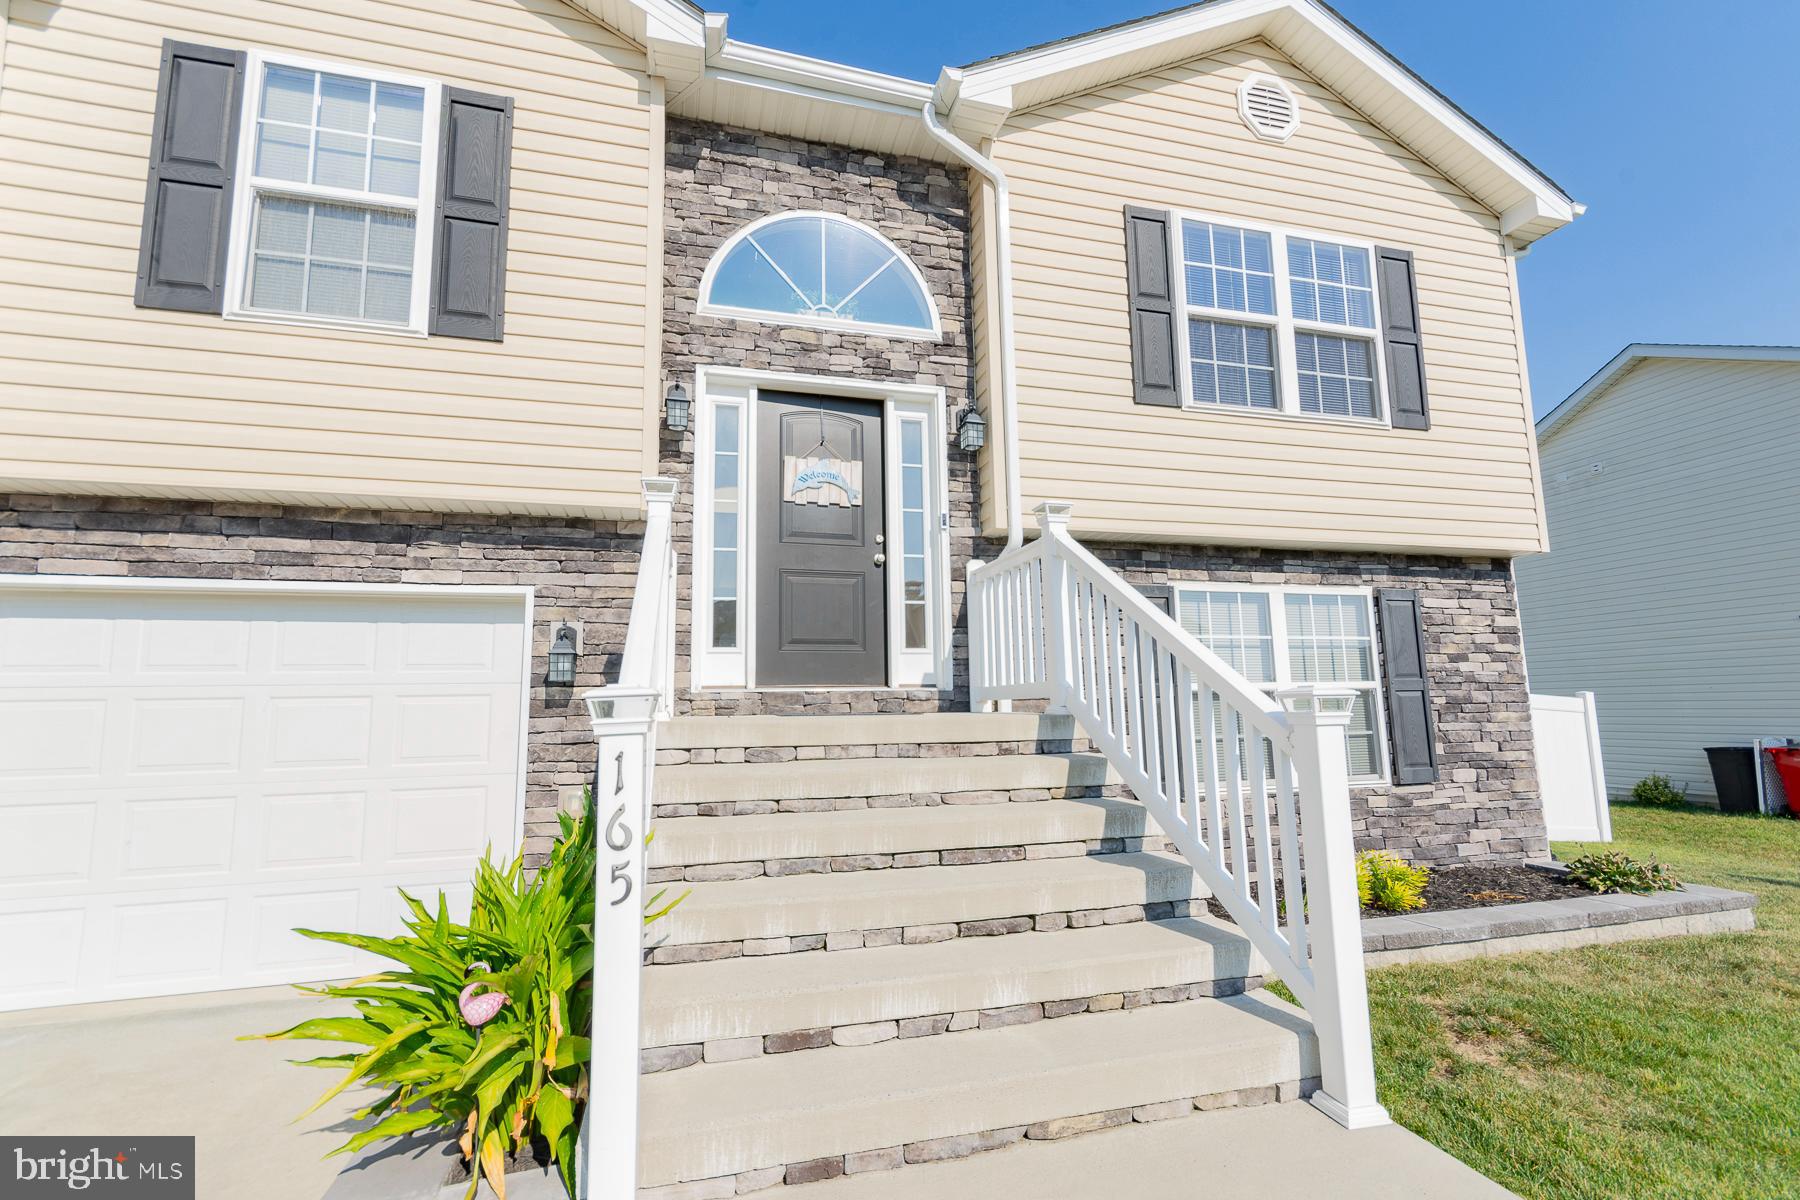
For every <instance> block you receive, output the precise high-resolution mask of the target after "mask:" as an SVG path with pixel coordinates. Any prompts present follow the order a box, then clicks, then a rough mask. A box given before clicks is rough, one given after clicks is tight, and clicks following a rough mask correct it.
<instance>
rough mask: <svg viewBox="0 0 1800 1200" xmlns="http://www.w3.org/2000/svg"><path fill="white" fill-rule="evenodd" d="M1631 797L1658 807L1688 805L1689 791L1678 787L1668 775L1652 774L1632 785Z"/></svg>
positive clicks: (1640, 802)
mask: <svg viewBox="0 0 1800 1200" xmlns="http://www.w3.org/2000/svg"><path fill="white" fill-rule="evenodd" d="M1631 798H1632V799H1633V800H1636V801H1637V802H1638V803H1639V804H1653V805H1655V806H1656V807H1657V808H1683V807H1686V805H1687V802H1688V798H1687V793H1686V792H1684V791H1682V790H1680V789H1679V788H1677V787H1676V786H1675V784H1674V781H1672V780H1671V779H1670V778H1669V777H1668V776H1667V775H1650V776H1646V777H1645V778H1643V779H1640V780H1638V781H1637V782H1636V783H1634V784H1632V785H1631Z"/></svg>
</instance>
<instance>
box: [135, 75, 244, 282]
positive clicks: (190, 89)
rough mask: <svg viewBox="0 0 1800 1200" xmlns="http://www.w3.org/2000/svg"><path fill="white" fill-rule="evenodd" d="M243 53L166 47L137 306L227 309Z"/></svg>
mask: <svg viewBox="0 0 1800 1200" xmlns="http://www.w3.org/2000/svg"><path fill="white" fill-rule="evenodd" d="M243 91H244V52H243V51H241V50H220V49H217V48H215V47H212V46H193V45H189V44H188V43H186V42H174V41H164V42H163V51H162V75H161V78H160V79H159V80H158V81H157V85H156V122H155V124H154V125H152V126H151V136H150V180H149V183H148V185H147V186H146V187H145V189H144V228H143V231H142V233H141V234H140V235H139V238H138V273H137V289H136V292H135V299H136V301H137V304H138V306H139V307H140V308H173V309H179V310H181V311H182V312H207V313H216V312H223V311H224V310H225V256H226V249H227V246H228V245H229V243H230V239H231V191H232V180H233V176H234V175H235V173H236V169H237V145H238V114H239V112H240V111H241V110H242V108H243V105H242V103H241V100H242V97H243Z"/></svg>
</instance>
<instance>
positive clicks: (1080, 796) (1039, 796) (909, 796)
mask: <svg viewBox="0 0 1800 1200" xmlns="http://www.w3.org/2000/svg"><path fill="white" fill-rule="evenodd" d="M1130 794H1131V793H1130V792H1129V791H1128V790H1127V789H1126V788H1125V787H1124V786H1123V785H1121V784H1101V785H1078V786H1073V787H1049V788H1013V789H1003V790H995V789H983V790H980V791H972V792H897V793H892V794H888V795H881V796H828V797H816V796H805V797H799V798H795V799H789V800H717V801H706V802H702V803H690V802H685V801H684V802H672V803H659V804H654V805H652V806H651V815H653V816H656V817H659V818H660V817H766V816H772V815H774V814H776V813H821V812H856V811H860V810H862V809H870V808H937V807H940V806H944V805H970V804H1030V803H1032V802H1034V801H1039V800H1093V799H1123V798H1125V797H1127V796H1129V795H1130Z"/></svg>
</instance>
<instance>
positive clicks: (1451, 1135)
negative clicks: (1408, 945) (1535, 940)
mask: <svg viewBox="0 0 1800 1200" xmlns="http://www.w3.org/2000/svg"><path fill="white" fill-rule="evenodd" d="M1613 830H1614V834H1615V837H1616V845H1617V847H1618V848H1619V849H1622V850H1625V851H1626V852H1628V853H1630V854H1632V855H1634V856H1637V857H1640V858H1641V857H1646V856H1655V857H1656V858H1659V859H1661V860H1662V861H1663V862H1665V863H1668V864H1669V865H1670V866H1671V867H1673V868H1674V870H1675V872H1676V874H1677V875H1678V876H1679V877H1680V878H1681V879H1682V880H1684V881H1691V882H1694V883H1708V884H1714V885H1716V886H1719V887H1728V888H1737V889H1739V890H1742V891H1748V892H1754V893H1756V895H1757V896H1758V897H1759V899H1760V903H1759V904H1758V906H1757V910H1756V921H1757V929H1756V930H1755V931H1754V932H1751V933H1731V934H1713V935H1708V936H1704V937H1682V938H1666V939H1662V940H1657V941H1647V942H1630V943H1624V944H1621V945H1614V946H1590V947H1586V948H1583V949H1579V950H1565V951H1560V952H1556V953H1544V954H1521V955H1513V956H1509V957H1505V958H1492V959H1476V960H1473V961H1470V962H1464V963H1450V964H1442V965H1431V966H1409V967H1393V968H1387V969H1383V970H1379V971H1372V972H1371V973H1370V978H1369V991H1370V1002H1371V1004H1372V1006H1373V1010H1374V1027H1375V1061H1376V1063H1377V1065H1378V1071H1379V1075H1380V1090H1381V1099H1382V1102H1383V1103H1384V1104H1386V1105H1387V1107H1388V1110H1389V1111H1390V1112H1391V1113H1393V1115H1394V1119H1395V1120H1397V1121H1398V1122H1400V1123H1401V1124H1402V1125H1405V1126H1406V1127H1408V1128H1409V1129H1412V1130H1414V1131H1415V1132H1417V1133H1419V1134H1420V1135H1421V1136H1423V1137H1425V1138H1427V1139H1428V1140H1430V1141H1432V1142H1434V1143H1436V1144H1437V1145H1439V1146H1441V1147H1443V1148H1444V1149H1445V1150H1447V1151H1449V1152H1450V1153H1451V1154H1453V1155H1455V1156H1456V1157H1457V1158H1460V1159H1462V1160H1463V1161H1464V1162H1466V1163H1468V1164H1469V1165H1471V1166H1473V1167H1475V1168H1477V1169H1478V1170H1480V1171H1482V1172H1484V1173H1486V1174H1487V1175H1489V1176H1491V1177H1492V1178H1494V1179H1496V1180H1498V1181H1499V1182H1501V1183H1503V1184H1505V1185H1506V1186H1507V1187H1510V1188H1512V1189H1513V1190H1514V1191H1516V1192H1518V1193H1519V1194H1520V1195H1521V1196H1525V1197H1530V1198H1532V1200H1539V1198H1542V1200H1552V1198H1554V1200H1599V1198H1601V1197H1606V1198H1616V1200H1727V1198H1732V1200H1735V1198H1739V1197H1742V1198H1745V1200H1749V1198H1752V1197H1754V1198H1757V1200H1761V1198H1764V1197H1800V822H1795V821H1789V820H1782V819H1774V818H1759V817H1728V816H1722V815H1720V814H1718V813H1716V812H1711V811H1705V810H1698V809H1689V810H1684V811H1677V812H1671V811H1665V810H1659V809H1649V808H1642V807H1638V806H1635V805H1616V806H1614V808H1613ZM1555 849H1556V851H1557V853H1558V856H1559V857H1562V858H1564V859H1567V858H1569V857H1570V856H1572V855H1573V854H1575V853H1578V852H1579V848H1578V847H1577V846H1575V845H1573V844H1560V843H1559V844H1558V845H1557V846H1556V847H1555ZM1395 1195H1396V1196H1398V1197H1405V1196H1407V1195H1408V1193H1407V1191H1406V1188H1405V1187H1404V1185H1400V1184H1397V1186H1396V1188H1395Z"/></svg>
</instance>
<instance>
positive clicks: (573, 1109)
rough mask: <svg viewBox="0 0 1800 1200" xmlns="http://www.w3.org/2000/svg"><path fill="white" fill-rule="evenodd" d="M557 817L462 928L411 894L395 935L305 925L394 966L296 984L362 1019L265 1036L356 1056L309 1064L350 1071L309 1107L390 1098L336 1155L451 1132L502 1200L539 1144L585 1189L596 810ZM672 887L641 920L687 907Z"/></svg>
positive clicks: (366, 1116) (472, 1181)
mask: <svg viewBox="0 0 1800 1200" xmlns="http://www.w3.org/2000/svg"><path fill="white" fill-rule="evenodd" d="M561 822H562V831H561V838H560V839H559V840H558V842H557V844H556V846H555V848H554V849H553V850H552V852H551V854H550V858H549V861H548V862H546V863H545V864H544V866H543V867H542V868H541V869H540V870H539V871H538V873H537V875H536V876H535V877H534V878H532V879H529V880H528V879H526V878H525V872H524V864H523V860H522V859H515V860H514V861H513V862H512V863H510V864H509V865H507V866H505V867H496V866H494V865H493V864H492V863H491V862H489V861H487V860H485V859H484V860H483V861H482V862H481V863H480V864H479V865H478V866H477V868H476V875H475V889H474V896H473V899H472V901H471V905H470V913H469V920H468V922H467V923H466V924H460V923H457V922H454V921H452V920H450V917H449V912H448V909H447V906H446V904H445V902H444V897H443V895H442V893H440V894H439V896H438V902H437V909H436V911H435V912H433V911H431V910H429V909H427V908H426V907H425V905H423V904H421V903H420V902H419V901H418V900H416V899H414V898H413V897H411V896H408V895H406V893H404V892H402V893H401V897H402V899H404V900H405V902H406V906H407V908H408V910H409V912H410V916H409V917H408V918H407V919H406V920H405V922H404V925H405V929H406V932H404V933H402V934H400V935H398V936H396V937H367V936H363V935H360V934H353V933H325V932H320V931H316V930H310V929H302V930H297V931H296V932H299V933H301V934H304V935H305V936H307V937H310V938H317V939H318V940H320V941H326V942H335V943H338V944H339V945H344V946H351V947H354V948H355V949H358V950H364V951H367V952H368V953H370V954H375V955H379V956H381V957H383V958H386V959H390V960H392V961H393V962H394V963H395V964H396V965H395V966H394V967H393V968H391V969H389V970H386V971H382V972H380V973H378V974H375V975H369V976H366V977H364V978H362V979H357V980H353V981H351V982H350V983H347V984H341V985H326V986H323V987H317V988H307V987H303V988H301V989H300V990H302V991H305V992H309V993H311V994H313V995H317V996H320V997H323V998H327V999H334V1000H348V1001H350V1002H352V1003H353V1004H354V1006H355V1008H356V1015H355V1016H345V1017H316V1018H313V1019H312V1020H308V1021H302V1022H301V1023H300V1024H298V1025H295V1026H294V1027H293V1028H291V1029H284V1030H282V1031H280V1032H279V1033H271V1034H265V1035H262V1036H264V1037H267V1038H288V1039H311V1040H319V1041H330V1042H341V1043H344V1044H346V1045H347V1046H349V1047H352V1048H351V1049H349V1050H347V1051H346V1052H344V1053H342V1054H333V1055H326V1056H324V1057H320V1058H314V1059H308V1060H305V1061H304V1062H303V1063H302V1065H304V1066H315V1067H327V1068H333V1069H337V1070H342V1071H343V1072H344V1076H343V1078H342V1079H340V1080H339V1081H338V1082H337V1083H336V1084H335V1085H334V1086H332V1088H331V1089H330V1090H328V1091H327V1092H326V1093H325V1094H324V1095H323V1096H321V1097H319V1099H318V1100H317V1101H316V1102H315V1103H314V1104H313V1106H312V1108H310V1109H308V1110H307V1113H311V1112H313V1111H316V1110H317V1109H318V1108H319V1106H320V1105H322V1104H324V1103H325V1102H326V1101H328V1100H330V1099H331V1098H332V1097H333V1096H336V1095H337V1094H338V1093H340V1092H342V1091H343V1090H344V1089H345V1088H347V1087H349V1086H350V1085H352V1084H354V1083H363V1084H367V1085H369V1086H373V1087H378V1088H381V1089H382V1091H383V1094H382V1095H381V1097H380V1098H379V1099H378V1100H376V1101H375V1102H374V1103H373V1104H371V1105H369V1106H368V1107H367V1108H364V1109H363V1110H362V1111H360V1112H359V1113H357V1114H356V1115H357V1117H358V1119H360V1120H364V1121H369V1122H372V1123H371V1124H368V1125H367V1126H366V1127H364V1128H362V1129H361V1130H359V1131H358V1132H357V1133H356V1134H355V1135H353V1136H352V1137H351V1138H350V1139H349V1140H348V1141H347V1142H345V1143H344V1144H343V1145H342V1146H339V1147H338V1148H337V1149H336V1150H334V1151H332V1153H333V1154H344V1153H351V1152H354V1151H357V1150H360V1149H362V1148H363V1147H364V1146H367V1145H370V1144H371V1143H374V1142H378V1141H381V1140H383V1139H385V1138H394V1137H400V1136H402V1135H404V1134H408V1133H412V1132H414V1131H416V1130H421V1129H437V1128H442V1129H446V1130H449V1131H452V1132H454V1133H455V1134H456V1136H457V1138H458V1140H459V1142H460V1144H461V1147H462V1152H463V1156H464V1158H465V1159H466V1160H468V1162H469V1191H468V1195H469V1197H471V1198H472V1197H473V1196H474V1195H475V1192H476V1190H477V1188H478V1187H479V1186H480V1183H481V1180H482V1179H483V1178H484V1177H485V1178H486V1179H487V1181H488V1184H489V1186H491V1187H492V1188H493V1190H494V1193H495V1195H496V1196H498V1197H499V1198H500V1200H505V1197H506V1161H507V1156H508V1155H509V1154H510V1153H511V1152H513V1151H516V1150H519V1149H521V1148H523V1147H526V1146H528V1145H529V1144H530V1143H531V1142H532V1141H533V1140H535V1139H541V1140H542V1141H543V1142H544V1143H546V1144H548V1146H549V1149H550V1156H551V1159H552V1161H553V1162H554V1163H555V1164H556V1167H557V1170H558V1172H559V1174H560V1175H561V1177H562V1180H563V1185H564V1186H565V1187H566V1188H567V1189H568V1191H569V1194H570V1195H571V1196H573V1195H574V1194H575V1142H576V1137H577V1134H578V1132H579V1130H580V1113H581V1109H582V1107H583V1106H584V1104H585V1103H586V1100H587V1094H588V1058H589V1051H588V1038H587V1036H586V1032H587V1030H588V1029H589V1028H590V1024H589V1023H590V1021H591V1019H592V1012H593V973H594V939H593V925H592V921H593V912H594V862H595V853H596V852H595V846H594V820H593V810H592V804H591V801H590V802H589V804H588V806H587V810H586V811H585V812H584V813H583V814H582V816H581V817H580V818H579V819H576V818H572V817H569V816H568V815H566V814H565V815H563V816H562V817H561ZM646 840H648V839H646ZM665 894H666V893H665V892H657V893H656V894H655V895H653V896H651V897H650V899H649V900H648V901H647V903H646V906H645V908H646V911H645V915H644V919H645V921H646V922H649V921H654V920H656V919H657V918H658V917H661V916H664V915H666V914H667V913H668V912H669V911H670V910H671V909H673V908H674V907H675V905H676V904H679V903H680V902H681V900H682V899H684V898H685V897H676V899H674V900H672V901H670V902H669V903H667V904H663V903H662V898H663V896H664V895H665ZM577 1031H579V1032H577ZM305 1115H306V1114H302V1116H305Z"/></svg>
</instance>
